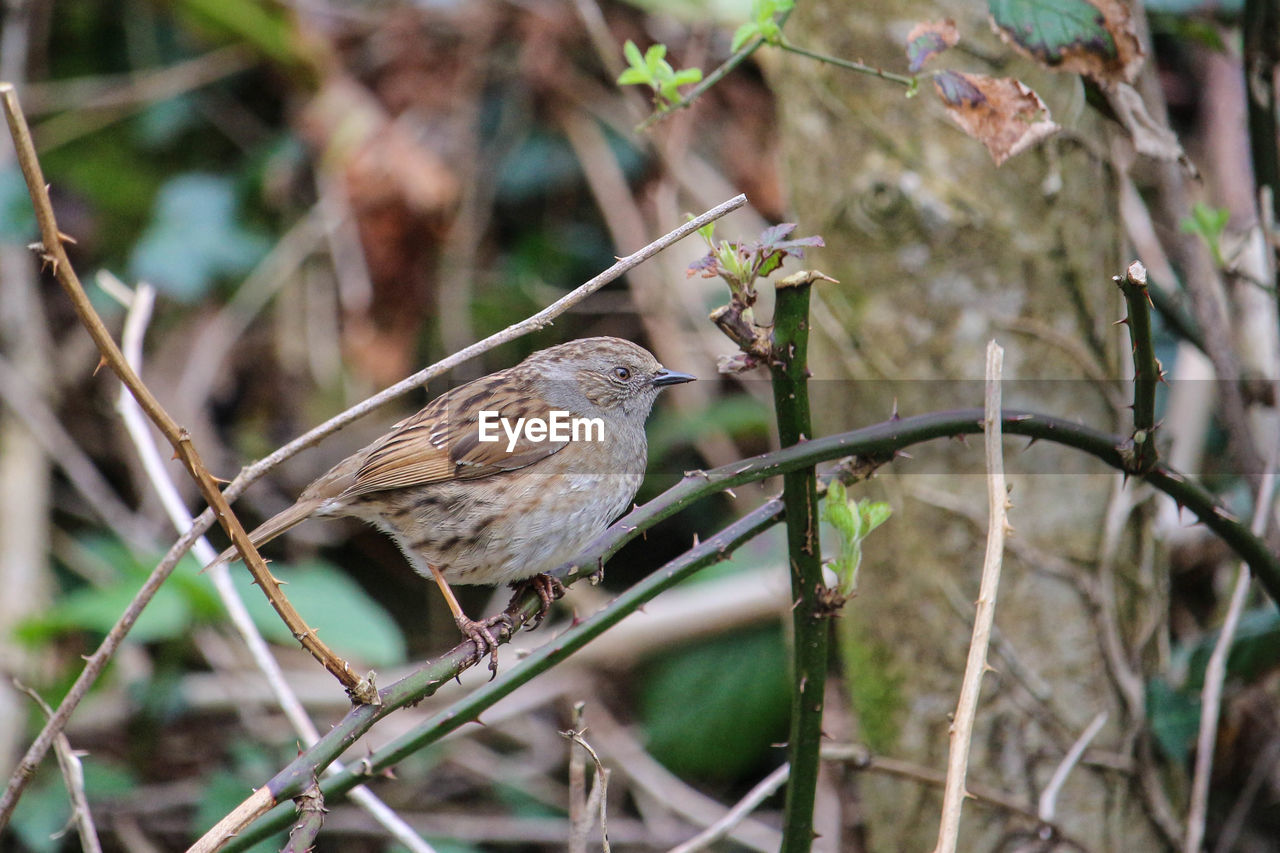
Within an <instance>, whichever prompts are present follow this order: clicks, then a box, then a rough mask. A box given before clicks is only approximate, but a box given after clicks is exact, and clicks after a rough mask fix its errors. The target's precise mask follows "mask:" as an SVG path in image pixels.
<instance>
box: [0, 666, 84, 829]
mask: <svg viewBox="0 0 1280 853" xmlns="http://www.w3.org/2000/svg"><path fill="white" fill-rule="evenodd" d="M13 686H14V687H16V688H18V689H19V690H21V691H22V692H23V693H25V694H27V695H28V696H30V697H31V701H33V702H35V703H36V704H37V705H39V706H40V710H41V711H44V714H45V716H46V717H50V716H53V709H52V708H50V707H49V703H48V702H46V701H44V699H43V698H42V697H41V696H40V694H39V693H37V692H36V691H35V690H33V689H32V688H30V687H28V686H26V685H25V684H23V683H21V682H20V681H18V680H17V679H16V678H15V679H14V680H13ZM53 751H54V754H56V755H57V756H58V768H59V769H60V770H61V771H62V779H63V781H64V782H65V783H66V786H67V797H68V798H69V799H70V800H71V820H72V821H73V822H74V823H75V825H76V832H77V834H78V835H79V836H80V849H81V850H83V851H84V853H102V842H100V841H99V840H98V830H97V827H95V826H94V824H93V813H92V812H91V811H89V798H88V797H86V796H85V792H84V765H83V764H81V763H80V756H79V755H77V754H76V751H75V750H73V749H72V748H71V741H70V740H68V739H67V736H66V735H65V734H63V733H62V732H58V736H57V738H55V739H54V742H53Z"/></svg>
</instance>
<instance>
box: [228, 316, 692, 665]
mask: <svg viewBox="0 0 1280 853" xmlns="http://www.w3.org/2000/svg"><path fill="white" fill-rule="evenodd" d="M693 379H695V377H694V376H692V375H691V374H688V373H680V372H677V371H673V370H668V369H667V368H665V367H663V366H662V365H661V364H660V363H659V362H658V360H657V358H655V357H654V355H653V354H652V353H650V352H649V351H648V350H646V349H645V348H643V347H641V346H639V345H637V344H634V343H632V342H630V341H626V340H623V339H621V338H615V337H595V338H583V339H579V340H573V341H569V342H567V343H563V344H559V345H557V346H552V347H548V348H547V349H543V350H539V351H537V352H535V353H533V354H531V355H529V356H528V357H527V358H525V359H524V360H523V361H521V362H520V363H519V364H517V365H515V366H514V367H509V368H507V369H505V370H500V371H498V372H496V373H492V374H489V375H488V376H484V377H481V378H479V379H476V380H473V381H471V382H468V383H466V384H464V385H460V386H458V387H456V388H453V389H451V390H449V391H447V392H445V393H444V394H442V395H440V396H439V397H436V398H435V399H434V400H432V401H431V402H430V403H428V404H427V405H426V407H424V408H423V409H422V410H421V411H419V412H418V413H417V414H414V415H412V416H410V417H408V418H406V419H404V420H402V421H400V422H399V423H396V424H395V425H393V426H392V427H391V429H390V430H389V431H388V432H387V433H386V434H385V435H383V436H382V437H381V438H378V439H377V440H375V441H374V442H372V443H371V444H369V445H368V446H366V447H364V448H363V449H361V450H359V451H357V452H355V453H353V454H352V455H351V456H348V457H347V458H346V459H344V460H342V461H341V462H339V463H338V464H337V465H334V466H333V467H332V468H330V469H329V470H328V471H327V472H326V473H324V474H323V475H321V476H320V477H319V478H317V479H316V480H315V482H313V483H311V485H309V486H307V487H306V489H304V490H303V491H302V493H301V494H300V495H299V497H298V500H297V501H296V502H295V503H294V504H293V505H292V506H290V507H289V508H288V509H285V510H284V511H282V512H280V513H278V514H277V515H275V516H272V517H271V518H269V519H268V520H267V521H265V522H263V523H262V524H261V525H260V526H259V527H257V528H255V529H254V530H253V532H252V533H250V534H249V537H250V539H251V540H252V542H253V544H254V545H255V546H261V545H262V544H264V543H266V542H268V541H269V540H271V539H274V538H275V537H277V536H279V535H280V534H282V533H284V532H285V531H286V530H289V529H290V528H292V527H294V526H295V525H297V524H299V523H301V522H302V521H304V520H306V519H308V518H312V517H322V518H324V517H327V518H332V517H340V516H348V517H353V518H358V519H361V520H362V521H365V522H368V523H370V524H372V525H373V526H374V527H376V528H378V529H379V530H381V531H382V532H384V533H386V534H388V535H389V536H390V537H391V538H392V539H393V540H394V541H395V543H396V544H397V545H398V546H399V548H400V550H401V552H402V553H403V554H404V556H405V558H406V559H407V561H408V562H409V564H410V566H412V568H413V569H414V570H416V571H417V572H418V573H419V574H421V575H422V576H424V577H430V578H432V579H433V580H434V581H435V583H436V585H437V586H438V587H439V588H440V591H441V593H442V594H443V595H444V599H445V602H446V603H447V604H448V606H449V610H450V612H451V613H452V614H453V618H454V621H455V623H457V626H458V629H459V630H460V631H461V632H462V634H463V635H464V636H465V637H468V638H470V639H471V640H472V641H473V642H474V644H475V648H476V656H475V658H474V660H476V661H479V660H483V658H484V656H485V655H486V654H488V655H489V658H490V661H489V669H490V670H491V672H492V673H493V674H495V675H496V673H497V645H498V644H497V639H496V637H495V636H494V633H493V629H495V628H497V627H499V626H505V627H506V628H507V629H508V630H510V629H511V627H512V622H511V619H510V617H509V616H507V615H506V614H505V613H503V614H499V615H498V616H495V617H491V618H490V619H487V620H484V621H473V620H472V619H470V618H468V617H467V615H466V614H465V613H464V612H463V610H462V607H461V606H460V605H459V604H458V600H457V598H456V596H455V595H454V594H453V590H452V589H451V585H455V584H459V585H465V584H489V585H498V584H510V585H512V586H519V585H520V584H522V583H525V584H528V585H530V586H532V588H533V589H535V590H536V591H537V592H538V594H539V596H540V597H541V598H542V607H541V608H540V610H539V613H538V615H537V616H536V617H535V619H534V624H536V623H537V621H540V620H541V617H542V615H544V614H545V613H546V610H547V608H548V607H549V606H550V603H551V601H552V600H553V598H554V597H556V596H558V595H559V594H560V592H561V591H562V587H561V585H560V583H559V581H558V580H556V579H554V578H552V577H551V576H550V575H547V574H546V572H548V571H550V570H551V569H554V568H556V567H557V566H560V565H562V564H563V563H565V562H567V561H568V560H570V559H572V558H573V557H574V556H576V555H577V554H578V552H579V551H580V550H581V549H582V548H583V547H585V546H586V545H587V544H588V543H590V542H591V540H592V539H594V538H595V537H596V536H598V535H599V534H600V533H602V532H603V531H604V530H605V528H606V527H607V526H608V525H609V524H610V523H611V522H612V521H613V520H614V519H616V518H617V517H619V516H620V515H622V513H623V512H625V511H626V510H627V509H628V508H629V507H630V506H631V505H632V501H633V499H634V498H635V495H636V491H637V490H638V489H639V487H640V482H641V480H642V479H643V478H644V471H645V467H646V464H647V461H648V441H647V438H646V436H645V429H644V424H645V420H646V419H647V418H648V416H649V413H650V410H651V409H652V407H653V404H654V401H655V400H656V398H657V396H658V393H659V392H660V391H661V390H662V389H663V388H665V387H667V386H670V385H677V384H680V383H684V382H690V381H692V380H693ZM235 556H236V553H235V550H234V549H233V548H232V549H228V550H226V551H224V552H223V553H222V554H221V555H219V557H218V558H217V559H216V560H215V561H214V563H219V562H224V561H229V560H231V559H233V558H234V557H235ZM211 565H212V564H211Z"/></svg>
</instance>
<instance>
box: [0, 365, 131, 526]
mask: <svg viewBox="0 0 1280 853" xmlns="http://www.w3.org/2000/svg"><path fill="white" fill-rule="evenodd" d="M0 398H3V399H4V402H5V403H6V404H7V405H8V407H9V408H10V409H11V410H12V411H13V413H14V414H15V415H16V416H17V417H18V418H19V419H20V420H21V421H22V422H23V424H24V425H25V426H26V428H27V431H28V432H29V433H30V434H31V437H32V438H33V439H35V441H36V442H37V443H38V444H39V445H40V446H41V447H42V448H43V449H44V452H45V453H46V454H48V456H49V458H50V459H52V460H54V461H55V462H56V463H57V465H58V467H59V468H61V469H62V473H64V474H65V475H66V477H67V480H68V481H69V482H70V483H71V485H72V486H74V487H75V489H76V491H78V492H79V493H80V494H81V496H82V497H83V498H84V499H85V503H87V504H88V505H89V507H90V508H91V509H92V510H93V512H94V513H95V514H96V515H97V516H98V518H100V519H102V521H103V523H105V524H106V525H107V527H109V528H111V529H112V530H113V531H114V532H115V533H116V534H117V535H118V536H120V538H121V539H123V540H125V541H126V542H128V543H129V545H130V546H131V547H133V548H135V549H138V550H142V549H147V548H153V547H154V546H155V543H154V542H153V541H152V540H151V535H150V533H149V531H148V530H147V526H146V525H145V524H144V523H143V522H142V521H141V520H140V519H139V518H138V516H137V515H136V514H134V512H133V511H132V510H130V509H129V507H127V506H125V503H124V501H122V500H121V499H120V497H119V496H118V495H117V494H116V492H115V490H114V489H113V488H112V487H111V484H110V483H108V482H107V479H106V478H105V477H104V476H102V473H101V472H100V471H99V470H98V468H97V466H96V465H94V464H93V460H92V459H90V458H89V456H88V454H86V453H85V452H84V450H82V449H81V448H80V445H78V444H77V443H76V441H75V439H74V438H73V437H72V436H71V434H70V433H68V432H67V430H66V428H65V427H63V425H62V424H61V422H59V420H58V417H57V415H56V414H54V412H53V410H52V408H50V406H49V404H48V403H46V402H45V401H44V400H43V399H42V398H41V397H40V395H39V394H38V393H36V390H35V389H34V388H32V387H31V383H30V382H29V381H28V380H27V379H26V378H24V377H23V375H22V372H21V371H19V370H18V368H17V366H16V365H14V364H12V363H11V362H10V361H9V360H8V359H4V358H0Z"/></svg>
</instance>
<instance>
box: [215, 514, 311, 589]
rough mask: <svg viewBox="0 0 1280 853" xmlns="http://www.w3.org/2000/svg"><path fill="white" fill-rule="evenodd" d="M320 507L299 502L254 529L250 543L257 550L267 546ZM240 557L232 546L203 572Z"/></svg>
mask: <svg viewBox="0 0 1280 853" xmlns="http://www.w3.org/2000/svg"><path fill="white" fill-rule="evenodd" d="M319 505H320V502H319V501H317V500H301V501H298V502H297V503H296V504H294V505H293V506H291V507H289V508H288V509H286V510H284V511H283V512H279V513H276V514H275V515H273V516H271V517H270V518H268V519H267V520H266V521H264V522H262V524H260V525H258V526H257V527H256V528H254V529H253V531H252V532H251V533H250V534H249V541H251V542H253V546H254V547H255V548H258V547H261V546H262V545H265V544H266V543H267V542H270V541H271V540H272V539H275V538H276V537H277V536H279V535H280V534H281V533H284V532H285V531H286V530H288V529H290V528H291V527H295V526H297V525H298V524H300V523H301V522H303V521H305V520H306V519H307V518H309V517H310V516H311V514H312V513H314V512H315V511H316V509H317V508H318V507H319ZM238 557H239V555H238V554H237V552H236V549H235V547H234V546H232V547H230V548H228V549H227V550H225V551H223V552H222V553H221V554H219V555H218V558H217V559H216V560H214V561H213V562H212V563H210V564H209V565H207V566H205V567H204V569H203V571H208V570H209V569H211V568H213V567H214V566H216V565H219V564H221V563H229V562H231V561H232V560H235V559H237V558H238Z"/></svg>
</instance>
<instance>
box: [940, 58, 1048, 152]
mask: <svg viewBox="0 0 1280 853" xmlns="http://www.w3.org/2000/svg"><path fill="white" fill-rule="evenodd" d="M933 85H934V88H935V89H937V91H938V95H939V97H941V98H942V103H943V105H944V106H945V107H946V108H947V115H949V116H950V117H951V119H952V120H953V121H955V123H956V124H958V125H960V128H961V129H962V130H963V131H964V132H965V133H967V134H969V135H970V136H972V137H973V138H974V139H977V140H978V141H979V142H981V143H982V144H983V145H985V146H987V151H989V152H990V153H991V158H992V159H993V160H995V162H996V165H997V166H999V165H1000V164H1001V163H1003V162H1004V161H1005V160H1008V159H1009V158H1010V157H1012V156H1013V155H1015V154H1018V153H1019V152H1021V151H1025V150H1026V149H1027V148H1030V147H1031V146H1032V145H1035V144H1036V143H1037V142H1039V141H1041V140H1042V139H1045V138H1047V137H1049V136H1051V135H1052V134H1054V133H1056V132H1057V131H1058V130H1059V127H1058V125H1057V124H1056V123H1054V122H1053V121H1052V120H1051V119H1050V118H1049V109H1048V107H1046V106H1045V105H1044V101H1042V100H1040V96H1039V95H1037V94H1036V93H1035V92H1033V91H1032V90H1031V89H1030V88H1028V87H1027V86H1025V85H1024V84H1023V83H1022V82H1021V81H1019V80H1015V79H1013V78H1011V77H987V76H986V75H983V74H963V73H961V72H959V71H943V72H941V73H939V74H938V75H937V76H935V77H934V78H933Z"/></svg>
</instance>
